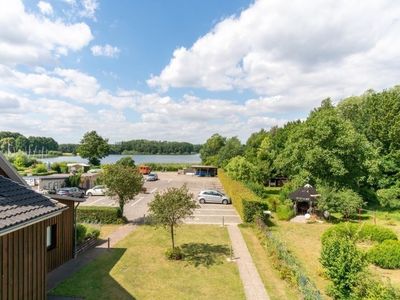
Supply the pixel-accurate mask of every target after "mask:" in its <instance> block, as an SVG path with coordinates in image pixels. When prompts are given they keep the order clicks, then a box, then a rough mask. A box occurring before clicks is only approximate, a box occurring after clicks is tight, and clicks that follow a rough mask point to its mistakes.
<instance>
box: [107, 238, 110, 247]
mask: <svg viewBox="0 0 400 300" xmlns="http://www.w3.org/2000/svg"><path fill="white" fill-rule="evenodd" d="M107 248H108V249H110V237H108V239H107Z"/></svg>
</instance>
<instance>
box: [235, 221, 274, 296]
mask: <svg viewBox="0 0 400 300" xmlns="http://www.w3.org/2000/svg"><path fill="white" fill-rule="evenodd" d="M228 232H229V236H230V238H231V242H232V248H233V253H234V257H235V260H236V262H237V264H238V267H239V274H240V278H241V279H242V282H243V286H244V292H245V294H246V299H248V300H269V296H268V294H267V292H266V291H265V288H264V284H263V282H262V281H261V278H260V275H259V274H258V272H257V269H256V266H255V265H254V263H253V259H252V258H251V255H250V252H249V250H248V249H247V246H246V243H245V241H244V239H243V236H242V233H241V232H240V229H239V228H238V227H237V225H229V226H228Z"/></svg>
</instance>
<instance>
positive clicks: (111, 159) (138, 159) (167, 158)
mask: <svg viewBox="0 0 400 300" xmlns="http://www.w3.org/2000/svg"><path fill="white" fill-rule="evenodd" d="M122 157H132V158H133V160H134V161H135V163H136V164H143V163H161V164H163V163H183V164H196V163H200V162H201V159H200V155H199V154H190V155H161V154H160V155H139V154H138V155H109V156H107V157H105V158H103V159H102V160H101V163H102V164H112V163H115V162H116V161H117V160H119V159H121V158H122ZM38 160H39V161H42V162H49V163H53V162H62V161H65V162H79V163H88V160H87V159H85V158H82V157H80V156H58V157H48V158H43V159H38Z"/></svg>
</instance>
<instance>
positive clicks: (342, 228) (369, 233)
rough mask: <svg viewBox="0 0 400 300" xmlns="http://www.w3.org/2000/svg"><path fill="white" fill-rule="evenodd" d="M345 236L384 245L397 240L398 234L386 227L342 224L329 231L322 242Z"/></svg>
mask: <svg viewBox="0 0 400 300" xmlns="http://www.w3.org/2000/svg"><path fill="white" fill-rule="evenodd" d="M335 235H336V236H344V237H348V238H350V239H353V240H359V241H374V242H378V243H382V242H383V241H385V240H397V235H396V233H395V232H394V231H393V230H391V229H389V228H386V227H383V226H379V225H373V224H365V223H363V224H355V223H348V222H346V223H340V224H338V225H335V226H332V227H331V228H329V229H327V230H326V231H325V232H324V234H323V235H322V238H321V240H322V242H323V241H324V240H325V239H328V238H331V237H332V236H335Z"/></svg>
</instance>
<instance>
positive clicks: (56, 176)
mask: <svg viewBox="0 0 400 300" xmlns="http://www.w3.org/2000/svg"><path fill="white" fill-rule="evenodd" d="M70 176H71V175H70V174H51V175H46V176H40V177H39V179H40V180H56V179H67V178H68V177H70Z"/></svg>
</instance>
